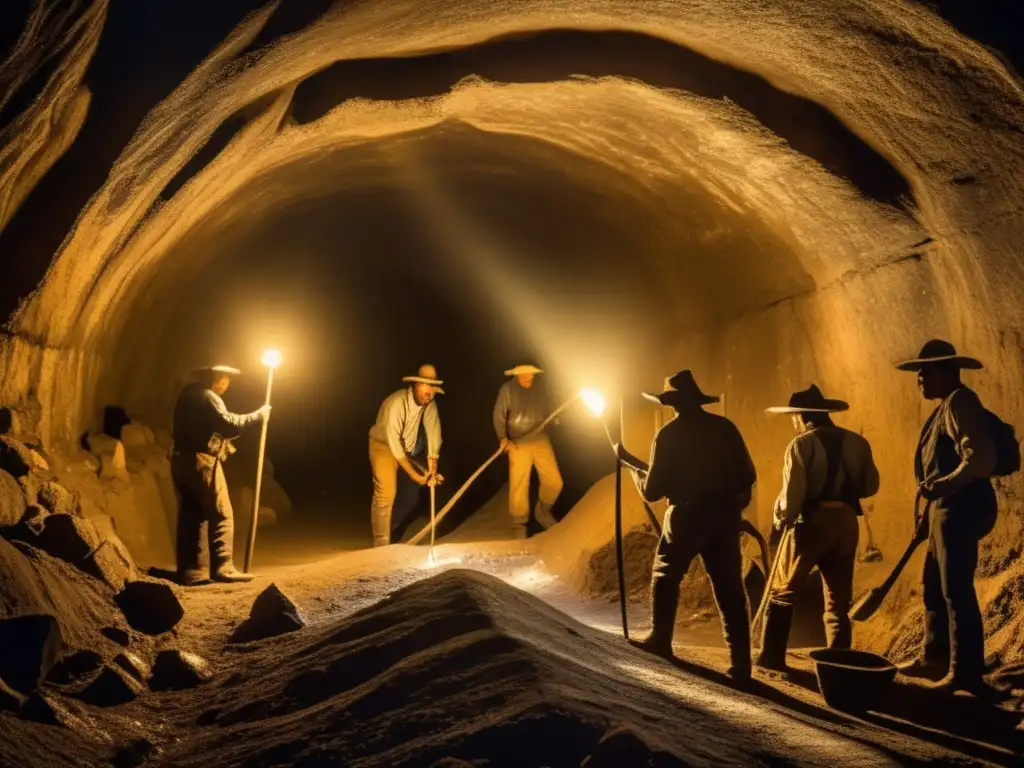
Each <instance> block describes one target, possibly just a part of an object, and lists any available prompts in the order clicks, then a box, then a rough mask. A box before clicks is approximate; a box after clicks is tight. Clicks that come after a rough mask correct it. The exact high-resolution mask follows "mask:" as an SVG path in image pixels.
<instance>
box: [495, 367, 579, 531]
mask: <svg viewBox="0 0 1024 768" xmlns="http://www.w3.org/2000/svg"><path fill="white" fill-rule="evenodd" d="M542 373H544V371H542V370H541V369H540V368H538V367H537V366H535V365H531V364H528V363H524V364H520V365H516V366H514V367H513V368H510V369H508V370H507V371H505V375H506V376H510V377H511V378H510V379H509V380H508V381H506V382H505V383H504V384H502V385H501V387H500V388H499V389H498V396H497V399H496V400H495V402H494V411H493V419H492V421H493V424H494V432H495V434H496V435H497V436H498V444H499V446H500V448H501V449H502V450H503V451H505V452H506V453H507V454H508V512H509V516H510V517H511V518H512V534H513V536H514V537H515V538H526V535H527V524H528V523H529V521H530V476H531V474H532V473H533V471H534V470H536V472H537V477H538V480H539V481H540V490H539V492H538V496H537V504H536V505H535V506H534V509H533V515H534V519H535V520H536V521H537V523H538V524H539V525H540V526H541V527H542V528H543V529H545V530H547V529H548V528H550V527H551V526H553V525H554V524H555V523H556V522H557V520H556V519H555V517H554V515H553V514H552V513H551V508H552V507H553V506H554V504H555V502H556V501H557V500H558V496H559V495H560V494H561V492H562V485H563V482H562V473H561V471H560V470H559V468H558V460H557V459H556V457H555V449H554V448H553V447H552V445H551V439H550V438H549V437H548V435H547V431H546V430H544V429H541V430H540V431H537V430H538V427H540V425H541V423H542V422H543V421H544V419H545V418H547V414H548V412H549V410H550V403H549V402H548V399H547V396H546V393H545V392H544V391H543V390H542V389H541V388H540V387H538V386H536V377H537V376H538V375H539V374H542Z"/></svg>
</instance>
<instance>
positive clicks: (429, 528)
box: [407, 393, 580, 546]
mask: <svg viewBox="0 0 1024 768" xmlns="http://www.w3.org/2000/svg"><path fill="white" fill-rule="evenodd" d="M579 397H580V396H579V394H578V393H577V394H575V395H573V396H572V397H570V398H569V399H568V400H566V401H565V402H564V403H562V404H561V405H560V406H558V407H557V408H556V409H555V410H553V411H552V412H551V414H550V415H549V416H548V417H547V418H546V419H544V421H542V422H541V423H540V424H539V425H538V426H537V427H535V428H534V429H532V430H530V432H529V433H527V434H526V435H525V436H524V437H521V438H520V440H526V439H529V438H531V437H534V436H536V435H538V434H540V433H541V432H542V431H543V430H544V428H545V427H546V426H547V425H548V424H550V423H551V422H552V421H554V420H555V419H556V418H558V415H559V414H560V413H562V411H564V410H565V409H566V408H568V407H569V406H570V405H572V404H573V403H575V402H576V401H577V400H578V399H579ZM501 454H502V451H501V449H500V448H499V449H498V450H496V451H495V452H494V453H492V454H491V456H490V458H489V459H487V461H485V462H484V463H483V464H481V465H480V466H479V467H478V468H477V470H476V472H474V473H473V474H472V475H470V476H469V479H468V480H467V481H466V482H465V483H463V484H462V487H461V488H459V490H457V491H456V492H455V495H454V496H452V497H451V498H450V499H448V503H447V504H445V505H444V507H442V508H441V511H440V512H438V513H437V518H436V519H435V520H433V521H432V522H431V523H430V524H428V525H425V526H423V528H422V529H421V530H420V532H419V533H417V534H416V535H415V536H413V537H412V538H411V539H409V541H408V542H407V543H408V544H409V545H410V546H413V545H416V544H419V543H420V542H421V541H423V538H424V537H425V536H426V535H427V534H428V533H430V532H431V531H433V530H434V529H435V528H436V526H437V524H438V523H440V522H441V521H442V520H444V516H445V515H447V514H448V512H449V511H450V510H451V508H452V507H453V506H455V502H457V501H458V500H459V499H460V498H462V495H463V494H464V493H465V492H466V491H467V490H469V486H470V485H472V484H473V481H474V480H476V479H477V478H478V477H480V475H481V474H482V473H483V471H484V470H485V469H487V467H489V466H490V465H491V462H493V461H494V460H495V459H496V458H498V457H499V456H501Z"/></svg>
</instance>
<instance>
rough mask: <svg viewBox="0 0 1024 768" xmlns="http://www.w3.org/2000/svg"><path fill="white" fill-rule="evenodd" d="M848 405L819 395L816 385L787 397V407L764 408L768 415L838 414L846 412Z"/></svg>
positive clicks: (819, 391)
mask: <svg viewBox="0 0 1024 768" xmlns="http://www.w3.org/2000/svg"><path fill="white" fill-rule="evenodd" d="M849 409H850V404H849V403H847V402H845V401H843V400H833V399H831V398H828V397H825V396H824V395H823V394H821V390H820V389H818V386H817V385H816V384H811V386H809V387H808V388H807V389H801V390H800V391H799V392H794V393H793V394H792V395H790V396H789V405H776V406H772V407H771V408H765V410H766V411H767V412H768V413H838V412H839V411H847V410H849Z"/></svg>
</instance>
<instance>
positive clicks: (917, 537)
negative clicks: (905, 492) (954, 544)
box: [850, 494, 932, 621]
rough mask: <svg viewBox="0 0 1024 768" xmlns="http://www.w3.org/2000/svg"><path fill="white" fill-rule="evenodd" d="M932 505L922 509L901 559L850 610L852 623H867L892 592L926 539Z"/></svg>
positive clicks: (916, 500)
mask: <svg viewBox="0 0 1024 768" xmlns="http://www.w3.org/2000/svg"><path fill="white" fill-rule="evenodd" d="M920 502H921V495H920V494H918V495H917V498H916V499H915V500H914V507H915V509H916V508H917V507H918V506H919V505H920ZM931 505H932V503H931V502H930V501H929V502H928V503H927V504H926V505H925V508H924V514H923V515H921V517H920V519H919V520H918V523H917V529H916V530H915V531H914V536H913V538H912V539H911V540H910V544H908V545H907V549H906V551H905V552H904V553H903V557H901V558H900V560H899V562H898V563H896V566H895V567H894V568H893V569H892V573H890V574H889V576H888V577H887V578H886V580H885V581H883V582H882V584H881V585H880V586H877V587H875V588H874V589H872V590H870V591H869V592H868V593H867V594H866V595H864V597H862V598H861V599H860V600H858V601H857V603H856V604H855V605H854V606H853V608H852V609H851V610H850V619H852V620H853V621H867V620H868V619H870V618H871V617H872V616H874V615H875V612H876V611H877V610H878V608H879V606H881V605H882V601H883V600H885V598H886V595H888V594H889V592H890V590H892V587H893V585H894V584H895V583H896V580H897V579H898V578H899V577H900V574H901V573H902V572H903V569H904V568H905V567H906V565H907V563H908V562H909V561H910V557H911V555H913V554H914V552H915V551H916V550H917V548H918V546H920V544H921V542H923V541H924V540H925V539H926V538H928V535H927V534H928V510H929V508H930V507H931Z"/></svg>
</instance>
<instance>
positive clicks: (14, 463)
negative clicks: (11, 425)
mask: <svg viewBox="0 0 1024 768" xmlns="http://www.w3.org/2000/svg"><path fill="white" fill-rule="evenodd" d="M34 464H35V462H34V461H33V459H32V454H31V449H30V448H29V447H28V446H26V445H25V444H24V443H22V442H20V441H18V440H15V439H13V438H10V437H0V469H2V470H4V471H5V472H7V473H8V474H9V475H12V476H13V477H22V476H24V475H27V474H28V473H29V472H30V471H31V470H32V467H33V466H34Z"/></svg>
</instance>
